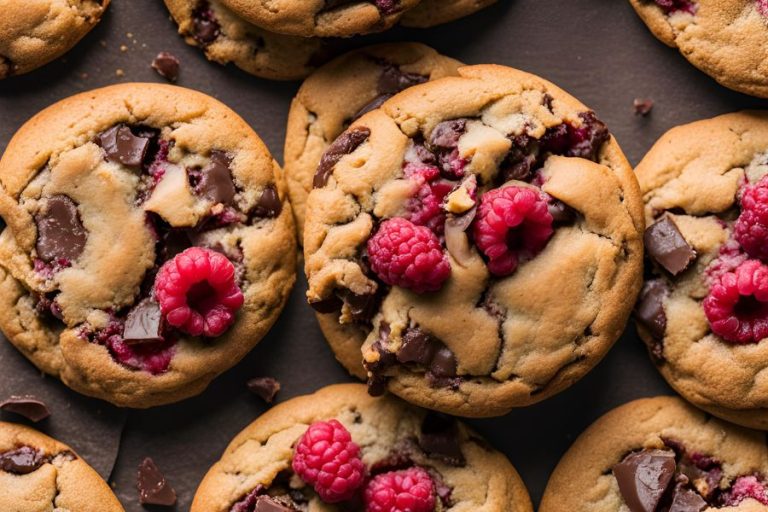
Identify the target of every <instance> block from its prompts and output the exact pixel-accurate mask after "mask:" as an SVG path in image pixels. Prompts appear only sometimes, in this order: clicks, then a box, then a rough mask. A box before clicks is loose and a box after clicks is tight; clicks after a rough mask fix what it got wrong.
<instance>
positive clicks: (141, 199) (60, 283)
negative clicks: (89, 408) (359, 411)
mask: <svg viewBox="0 0 768 512" xmlns="http://www.w3.org/2000/svg"><path fill="white" fill-rule="evenodd" d="M280 172H281V171H280V168H279V167H278V165H277V164H276V162H275V161H274V160H273V159H272V157H271V156H270V155H269V153H268V151H267V148H266V147H265V146H264V144H263V143H262V142H261V140H260V139H259V138H258V136H257V135H256V134H255V133H254V132H253V131H252V130H251V129H250V128H249V127H248V125H247V124H246V123H245V122H244V121H243V120H242V119H240V118H239V117H238V116H237V115H236V114H235V113H234V112H232V111H231V110H229V109H228V108H227V107H225V106H224V105H222V104H221V103H219V102H218V101H216V100H214V99H212V98H210V97H208V96H205V95H203V94H200V93H197V92H194V91H190V90H187V89H182V88H179V87H173V86H167V85H151V84H125V85H119V86H114V87H108V88H105V89H99V90H95V91H92V92H88V93H84V94H80V95H78V96H74V97H72V98H69V99H66V100H64V101H62V102H59V103H57V104H55V105H53V106H52V107H49V108H48V109H46V110H44V111H43V112H41V113H40V114H38V115H37V116H35V117H34V118H32V120H30V121H29V122H28V123H27V124H26V125H24V126H23V127H22V128H21V129H20V130H19V132H18V133H17V134H16V135H15V136H14V138H13V139H12V140H11V142H10V143H9V145H8V148H7V149H6V152H5V155H4V156H3V158H2V160H0V183H1V184H2V193H0V215H2V217H3V218H4V219H5V221H6V222H7V224H8V227H7V228H6V229H5V231H3V233H2V234H1V235H0V328H1V329H2V331H3V332H4V333H5V335H6V336H7V337H8V339H9V340H10V341H11V342H12V343H13V344H14V345H15V346H16V347H17V348H18V349H19V350H20V351H21V352H22V353H24V355H26V356H27V357H28V358H29V359H30V360H31V361H32V362H33V363H34V364H35V365H37V366H38V367H39V368H40V369H41V370H43V371H45V372H46V373H49V374H52V375H56V376H58V377H60V378H61V380H62V381H63V382H64V383H65V384H67V385H68V386H69V387H71V388H72V389H74V390H76V391H78V392H81V393H83V394H86V395H91V396H96V397H99V398H102V399H105V400H109V401H110V402H112V403H114V404H117V405H121V406H131V407H150V406H154V405H159V404H164V403H169V402H174V401H177V400H181V399H183V398H186V397H189V396H193V395H196V394H198V393H200V392H201V391H202V390H203V389H205V387H206V386H207V385H208V383H209V382H210V381H211V380H212V379H213V378H214V377H216V376H217V375H218V374H220V373H221V372H223V371H224V370H226V369H228V368H229V367H231V366H232V365H234V364H235V363H237V362H238V361H239V360H240V359H241V358H242V357H243V356H244V355H245V354H246V353H248V351H249V350H251V348H253V346H254V345H256V343H258V341H259V340H260V339H261V337H262V336H264V334H265V333H266V332H267V330H268V329H269V328H270V326H271V325H272V323H273V322H274V321H275V320H276V318H277V316H278V314H279V313H280V311H281V309H282V307H283V305H284V303H285V301H286V298H287V296H288V293H289V291H290V289H291V287H292V285H293V282H294V278H295V270H294V265H295V261H296V260H295V258H296V254H295V248H296V244H295V240H294V233H293V230H294V227H293V217H292V214H291V211H290V207H289V206H288V204H287V203H284V200H283V196H284V193H283V183H282V181H281V174H280Z"/></svg>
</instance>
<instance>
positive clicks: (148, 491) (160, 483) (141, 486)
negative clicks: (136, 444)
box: [136, 457, 176, 507]
mask: <svg viewBox="0 0 768 512" xmlns="http://www.w3.org/2000/svg"><path fill="white" fill-rule="evenodd" d="M136 487H137V488H138V490H139V503H141V504H142V505H160V506H164V507H171V506H173V505H175V504H176V491H175V490H174V489H173V487H171V485H170V484H169V483H168V481H167V480H166V478H165V475H163V473H162V472H161V471H160V468H158V467H157V465H156V464H155V462H154V461H153V460H152V459H151V458H149V457H146V458H145V459H144V460H143V461H141V464H139V469H138V472H137V476H136Z"/></svg>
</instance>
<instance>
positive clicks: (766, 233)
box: [733, 176, 768, 261]
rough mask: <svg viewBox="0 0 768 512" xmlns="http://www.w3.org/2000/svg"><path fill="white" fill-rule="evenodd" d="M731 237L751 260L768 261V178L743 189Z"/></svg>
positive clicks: (765, 177)
mask: <svg viewBox="0 0 768 512" xmlns="http://www.w3.org/2000/svg"><path fill="white" fill-rule="evenodd" d="M733 237H734V238H735V239H736V241H737V242H739V244H741V246H742V247H743V248H744V251H745V252H746V253H747V254H749V255H750V256H752V257H753V258H759V259H761V260H763V261H766V260H768V176H764V177H763V178H762V179H761V180H760V181H758V182H757V183H756V184H755V185H752V186H748V187H744V191H743V192H742V195H741V214H740V215H739V218H738V220H737V221H736V223H735V224H734V226H733Z"/></svg>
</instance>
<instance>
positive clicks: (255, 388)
mask: <svg viewBox="0 0 768 512" xmlns="http://www.w3.org/2000/svg"><path fill="white" fill-rule="evenodd" d="M248 389H249V390H250V391H251V393H253V394H256V395H259V396H260V397H261V399H262V400H264V401H265V402H267V403H268V404H271V403H272V402H273V401H274V400H275V395H277V392H278V391H280V383H279V382H278V381H277V380H276V379H273V378H272V377H256V378H254V379H251V380H249V381H248Z"/></svg>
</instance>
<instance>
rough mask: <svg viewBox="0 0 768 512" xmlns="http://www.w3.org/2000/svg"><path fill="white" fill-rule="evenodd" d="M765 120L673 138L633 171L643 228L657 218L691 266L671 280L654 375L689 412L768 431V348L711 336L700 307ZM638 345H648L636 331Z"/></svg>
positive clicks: (739, 116) (756, 166)
mask: <svg viewBox="0 0 768 512" xmlns="http://www.w3.org/2000/svg"><path fill="white" fill-rule="evenodd" d="M767 151H768V114H766V113H764V112H741V113H735V114H726V115H723V116H719V117H715V118H713V119H709V120H705V121H698V122H694V123H691V124H688V125H685V126H679V127H677V128H673V129H672V130H670V131H668V132H667V133H666V134H664V135H663V136H662V137H661V138H660V139H659V140H658V141H657V142H656V144H654V146H653V147H652V148H651V150H650V151H649V152H648V154H647V155H646V156H645V157H644V158H643V160H642V161H641V162H640V164H639V165H638V166H637V169H636V172H637V177H638V180H639V182H640V188H641V190H642V193H643V199H644V201H645V217H646V222H647V223H648V225H650V224H651V223H653V222H654V219H655V218H656V217H658V216H659V215H660V213H661V212H663V211H665V210H673V211H674V212H675V213H673V214H672V218H673V219H674V221H675V223H676V224H677V226H678V228H679V230H680V232H681V233H682V235H683V237H684V238H685V239H686V241H687V242H688V243H689V244H690V245H691V246H693V248H694V249H695V250H696V253H697V255H698V258H697V259H696V261H695V262H694V264H692V265H691V266H690V267H689V268H688V269H687V270H686V271H685V272H683V273H682V274H680V275H678V276H676V277H674V278H671V277H670V276H668V275H665V276H664V279H665V280H667V282H668V283H669V286H670V293H669V296H668V297H666V299H665V300H664V303H663V304H664V312H665V314H666V317H667V327H666V332H665V335H664V339H663V341H662V343H663V345H662V346H663V361H661V362H658V361H657V365H658V367H659V370H660V371H661V374H662V375H663V376H664V378H665V379H667V381H668V382H669V383H670V385H672V387H674V388H675V390H676V391H677V392H678V393H680V394H681V395H683V396H684V397H685V398H686V399H687V400H689V401H690V402H692V403H693V404H695V405H697V406H699V407H701V408H703V409H705V410H707V411H709V412H711V413H712V414H715V415H716V416H720V417H722V418H725V419H728V420H730V421H733V422H736V423H740V424H742V425H745V426H751V427H753V428H760V429H768V381H766V380H765V375H766V368H768V341H766V340H763V341H761V342H759V343H751V344H746V345H737V344H732V343H729V342H727V341H724V340H723V339H721V338H720V337H719V336H717V335H715V334H713V333H712V332H711V331H710V328H709V323H708V322H707V318H706V316H705V315H704V310H703V308H702V305H701V303H702V301H703V300H704V298H705V297H706V296H707V294H708V292H709V284H708V279H707V275H706V269H707V267H708V266H709V265H710V263H712V261H713V260H715V258H717V256H718V254H719V251H720V248H721V246H722V245H723V244H725V243H726V242H727V241H728V239H729V236H730V231H731V228H732V224H733V221H734V220H735V213H734V209H735V208H736V207H737V193H738V190H739V187H740V185H741V184H743V183H744V180H745V179H746V176H747V175H749V177H750V182H755V181H758V180H759V177H760V176H762V175H764V174H765V173H766V172H768V167H766V162H767V161H768V156H767V153H766V152H767ZM638 330H639V332H640V336H641V337H642V338H643V339H644V340H645V341H646V342H648V343H649V344H652V343H654V340H653V339H652V337H651V335H650V333H649V331H648V330H647V329H645V328H644V327H643V326H642V325H639V327H638Z"/></svg>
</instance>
